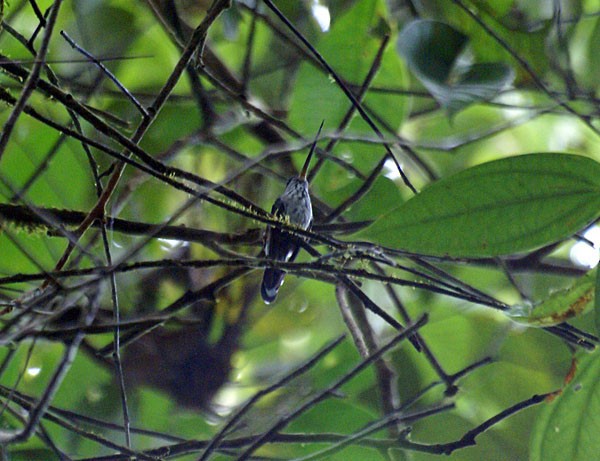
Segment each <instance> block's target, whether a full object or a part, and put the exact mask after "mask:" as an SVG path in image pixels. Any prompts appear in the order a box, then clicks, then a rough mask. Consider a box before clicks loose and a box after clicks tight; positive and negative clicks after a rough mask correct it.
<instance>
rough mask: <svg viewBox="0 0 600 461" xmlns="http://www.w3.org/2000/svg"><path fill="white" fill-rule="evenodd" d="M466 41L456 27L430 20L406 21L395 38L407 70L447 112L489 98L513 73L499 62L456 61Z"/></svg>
mask: <svg viewBox="0 0 600 461" xmlns="http://www.w3.org/2000/svg"><path fill="white" fill-rule="evenodd" d="M467 41H468V37H467V36H466V35H464V34H462V33H461V32H459V31H457V30H456V29H453V28H452V27H450V26H449V25H447V24H444V23H441V22H436V21H431V20H417V21H413V22H411V23H409V24H408V25H407V26H406V27H405V28H404V29H403V30H402V33H401V34H400V36H399V37H398V41H397V49H398V52H399V53H400V54H401V55H402V56H403V57H404V59H405V60H406V62H407V64H408V66H409V67H410V70H411V71H412V72H413V73H414V74H415V76H416V77H417V78H418V79H419V80H420V81H421V83H422V84H423V85H424V86H425V88H427V89H428V90H429V92H430V93H431V94H432V95H433V97H434V98H435V99H436V100H437V101H438V102H439V103H440V104H441V105H442V107H444V108H445V109H446V110H447V111H448V112H450V113H451V114H452V113H456V112H458V111H460V110H461V109H464V108H465V107H466V106H468V105H470V104H472V103H475V102H479V101H486V100H489V99H491V98H493V97H494V96H496V94H497V93H498V92H499V91H500V90H502V89H503V88H504V87H505V86H507V85H508V84H510V83H511V82H512V80H513V77H514V75H513V72H512V69H511V68H510V67H508V66H507V65H505V64H502V63H478V64H473V65H464V64H459V63H458V60H459V57H460V56H461V54H462V52H463V50H464V47H465V45H466V43H467Z"/></svg>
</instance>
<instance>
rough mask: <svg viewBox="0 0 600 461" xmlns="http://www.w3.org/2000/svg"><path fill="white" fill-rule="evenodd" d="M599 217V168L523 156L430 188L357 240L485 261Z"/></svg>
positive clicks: (566, 158) (561, 158)
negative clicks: (483, 258)
mask: <svg viewBox="0 0 600 461" xmlns="http://www.w3.org/2000/svg"><path fill="white" fill-rule="evenodd" d="M599 215H600V165H599V164H598V163H597V162H595V161H593V160H591V159H589V158H586V157H581V156H576V155H566V154H547V153H546V154H529V155H522V156H517V157H510V158H505V159H501V160H496V161H493V162H489V163H485V164H482V165H478V166H475V167H473V168H469V169H467V170H464V171H461V172H460V173H457V174H455V175H453V176H449V177H447V178H444V179H442V180H440V181H437V182H435V183H433V184H432V185H431V186H429V187H428V188H426V189H425V190H424V191H423V192H421V193H420V194H418V195H416V196H414V197H413V198H412V199H410V200H408V201H407V202H406V203H404V204H402V205H400V206H399V207H398V208H396V209H395V210H393V211H392V212H390V213H387V214H386V215H384V216H382V217H381V218H380V219H378V220H377V221H376V222H375V223H374V224H373V225H372V226H371V227H370V228H368V229H366V230H365V231H364V232H363V236H364V237H366V238H369V239H370V240H372V241H374V242H377V243H378V244H381V245H383V246H387V247H393V248H396V249H401V250H405V251H410V252H414V253H420V254H427V255H437V256H453V257H490V256H500V255H509V254H514V253H520V252H524V251H528V250H532V249H535V248H539V247H541V246H543V245H546V244H549V243H552V242H556V241H559V240H561V239H564V238H567V237H569V236H571V235H572V234H573V233H575V232H577V231H578V230H580V229H581V228H583V227H584V226H585V225H587V224H589V223H590V222H591V221H593V220H594V219H596V218H597V217H598V216H599Z"/></svg>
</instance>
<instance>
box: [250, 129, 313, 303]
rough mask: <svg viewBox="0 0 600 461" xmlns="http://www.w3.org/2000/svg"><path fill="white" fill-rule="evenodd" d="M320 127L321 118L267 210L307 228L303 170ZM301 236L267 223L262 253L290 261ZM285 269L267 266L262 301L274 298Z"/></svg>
mask: <svg viewBox="0 0 600 461" xmlns="http://www.w3.org/2000/svg"><path fill="white" fill-rule="evenodd" d="M321 128H323V122H321V126H320V127H319V131H318V132H317V136H316V137H315V140H314V141H313V143H312V145H311V147H310V151H309V153H308V156H307V157H306V160H305V162H304V166H303V167H302V170H301V171H300V174H299V175H298V176H292V177H291V178H290V179H288V182H287V184H286V186H285V190H284V191H283V194H281V196H280V197H279V198H278V199H277V200H275V203H274V204H273V208H272V209H271V214H272V215H274V216H275V217H279V218H281V219H284V220H286V221H289V223H290V224H292V225H295V226H298V227H299V228H301V229H303V230H307V229H308V228H310V226H311V224H312V219H313V214H312V204H311V202H310V195H309V193H308V181H307V180H306V174H307V172H308V166H309V164H310V159H311V158H312V156H313V153H314V151H315V146H316V145H317V140H318V139H319V134H320V133H321ZM301 241H302V237H300V236H298V235H293V234H291V233H290V232H287V231H285V230H283V229H279V228H277V227H273V226H267V232H266V236H265V248H264V250H265V256H266V257H267V258H271V259H273V260H275V261H285V262H292V261H294V259H296V256H297V255H298V251H299V250H300V246H301ZM284 277H285V271H283V270H281V269H277V268H275V267H267V268H266V269H265V274H264V276H263V280H262V285H261V287H260V294H261V295H262V298H263V300H264V302H265V303H267V304H270V303H272V302H273V301H275V298H276V297H277V292H278V291H279V288H280V287H281V285H282V284H283V279H284Z"/></svg>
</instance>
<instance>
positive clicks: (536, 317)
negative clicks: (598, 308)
mask: <svg viewBox="0 0 600 461" xmlns="http://www.w3.org/2000/svg"><path fill="white" fill-rule="evenodd" d="M595 285H596V275H595V274H594V273H593V272H588V273H587V274H585V275H584V276H583V277H580V278H578V279H577V280H576V281H575V283H574V284H573V285H572V286H570V287H569V288H567V289H564V290H559V291H556V292H554V293H552V294H551V295H550V296H549V297H548V298H547V299H546V300H544V301H543V302H541V303H540V304H538V305H537V306H534V307H533V308H532V307H531V306H514V307H513V308H512V309H511V311H510V312H509V313H508V315H509V316H510V317H511V318H512V319H513V320H515V321H517V322H519V323H525V324H527V325H534V326H540V327H545V326H550V325H558V324H559V323H563V322H566V321H567V320H569V319H571V318H573V317H576V316H578V315H581V314H582V313H584V312H585V311H587V310H588V308H589V307H591V305H592V302H593V301H594V286H595ZM596 299H597V297H596Z"/></svg>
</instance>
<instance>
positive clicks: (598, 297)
mask: <svg viewBox="0 0 600 461" xmlns="http://www.w3.org/2000/svg"><path fill="white" fill-rule="evenodd" d="M594 325H595V326H596V335H600V270H598V269H596V290H595V298H594Z"/></svg>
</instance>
